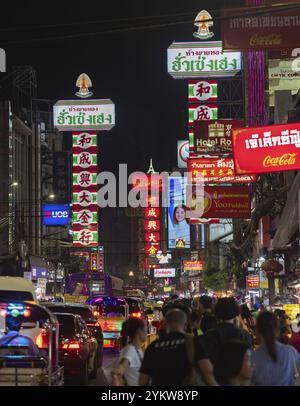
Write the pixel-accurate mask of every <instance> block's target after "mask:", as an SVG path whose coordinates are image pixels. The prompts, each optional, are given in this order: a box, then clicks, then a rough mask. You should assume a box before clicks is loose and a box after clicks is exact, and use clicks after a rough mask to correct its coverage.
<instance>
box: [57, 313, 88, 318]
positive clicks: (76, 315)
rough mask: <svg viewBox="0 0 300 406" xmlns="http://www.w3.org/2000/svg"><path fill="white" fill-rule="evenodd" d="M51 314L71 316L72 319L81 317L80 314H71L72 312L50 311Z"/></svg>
mask: <svg viewBox="0 0 300 406" xmlns="http://www.w3.org/2000/svg"><path fill="white" fill-rule="evenodd" d="M52 313H53V314H55V316H68V317H73V318H74V319H78V318H79V319H81V316H80V315H79V314H73V313H55V312H52Z"/></svg>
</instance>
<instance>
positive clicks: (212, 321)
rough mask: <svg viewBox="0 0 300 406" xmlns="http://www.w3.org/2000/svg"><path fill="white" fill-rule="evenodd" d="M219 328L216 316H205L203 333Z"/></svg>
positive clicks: (202, 320)
mask: <svg viewBox="0 0 300 406" xmlns="http://www.w3.org/2000/svg"><path fill="white" fill-rule="evenodd" d="M217 326H218V321H217V318H216V316H214V315H213V314H209V313H206V314H204V315H203V317H202V319H201V323H200V328H201V330H202V331H203V334H206V332H207V331H209V330H211V329H213V328H216V327H217Z"/></svg>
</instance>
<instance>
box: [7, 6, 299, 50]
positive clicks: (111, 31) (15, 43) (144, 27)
mask: <svg viewBox="0 0 300 406" xmlns="http://www.w3.org/2000/svg"><path fill="white" fill-rule="evenodd" d="M299 8H300V5H299V4H296V5H295V4H290V5H278V6H272V7H271V8H265V7H264V8H261V9H259V8H257V7H255V10H256V11H254V12H246V13H243V14H237V15H231V16H229V17H228V16H226V17H225V16H217V17H215V18H214V19H212V20H226V19H231V18H234V17H248V16H249V17H251V16H252V17H254V16H259V15H263V14H270V13H279V12H284V11H288V10H294V9H299ZM253 9H254V7H253ZM257 10H258V11H257ZM205 21H211V20H210V19H207V20H205ZM193 22H194V20H185V21H175V22H172V23H161V24H149V25H141V26H135V27H124V28H114V29H109V30H103V31H96V32H88V33H80V34H79V33H78V34H69V35H60V36H55V37H48V38H47V37H46V38H33V39H28V40H18V41H11V42H7V43H3V44H2V46H3V47H6V48H7V47H15V46H16V47H18V46H21V45H25V44H37V43H40V42H49V41H50V42H51V41H57V40H63V39H64V40H69V39H76V38H87V37H93V36H99V35H107V34H116V33H122V32H135V31H143V30H149V29H159V28H166V27H172V26H178V25H187V24H192V23H193Z"/></svg>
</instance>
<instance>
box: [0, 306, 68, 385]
mask: <svg viewBox="0 0 300 406" xmlns="http://www.w3.org/2000/svg"><path fill="white" fill-rule="evenodd" d="M8 317H10V318H18V321H17V324H19V325H20V324H21V330H20V334H21V336H23V337H24V336H25V337H30V338H31V340H32V341H33V343H34V344H36V346H37V347H38V349H39V354H38V355H32V354H31V351H30V343H29V341H28V340H26V338H25V339H24V338H23V340H22V344H20V345H15V344H13V341H14V340H15V339H16V338H17V337H18V335H16V336H15V337H14V338H13V340H3V339H2V340H1V345H0V386H62V385H63V383H64V382H63V367H60V366H59V362H58V350H59V343H58V329H59V324H58V321H57V319H56V317H55V316H54V315H53V314H52V313H51V312H49V310H47V309H46V308H44V307H42V306H39V305H37V304H34V303H33V302H24V301H14V302H13V303H12V302H10V301H5V300H1V301H0V339H1V337H3V336H5V330H6V322H7V320H8ZM10 341H11V343H12V344H10ZM20 341H21V340H20ZM35 348H36V347H35Z"/></svg>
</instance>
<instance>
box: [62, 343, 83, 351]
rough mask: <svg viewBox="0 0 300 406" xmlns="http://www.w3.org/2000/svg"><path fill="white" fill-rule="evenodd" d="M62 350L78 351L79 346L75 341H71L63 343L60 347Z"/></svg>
mask: <svg viewBox="0 0 300 406" xmlns="http://www.w3.org/2000/svg"><path fill="white" fill-rule="evenodd" d="M62 349H63V350H79V349H80V344H79V343H78V342H77V341H71V342H70V343H64V344H63V345H62Z"/></svg>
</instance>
